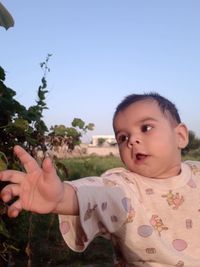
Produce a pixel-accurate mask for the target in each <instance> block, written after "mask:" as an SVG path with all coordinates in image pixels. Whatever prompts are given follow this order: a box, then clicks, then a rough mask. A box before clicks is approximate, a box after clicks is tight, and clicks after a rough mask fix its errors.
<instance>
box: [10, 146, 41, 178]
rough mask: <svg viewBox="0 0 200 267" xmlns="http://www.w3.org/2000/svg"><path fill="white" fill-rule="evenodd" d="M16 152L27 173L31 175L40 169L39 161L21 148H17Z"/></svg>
mask: <svg viewBox="0 0 200 267" xmlns="http://www.w3.org/2000/svg"><path fill="white" fill-rule="evenodd" d="M14 152H15V154H16V156H17V157H18V158H19V160H20V161H21V163H22V164H23V166H24V168H25V170H26V172H27V173H31V172H34V171H36V170H38V169H40V167H39V165H38V163H37V161H36V160H35V159H34V158H33V157H32V156H31V155H30V154H29V153H28V152H26V150H25V149H23V148H22V147H21V146H15V147H14Z"/></svg>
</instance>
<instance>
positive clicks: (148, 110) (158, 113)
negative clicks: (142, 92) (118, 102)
mask: <svg viewBox="0 0 200 267" xmlns="http://www.w3.org/2000/svg"><path fill="white" fill-rule="evenodd" d="M120 118H121V119H122V120H124V119H125V120H127V121H130V120H132V119H133V120H134V121H137V122H145V121H147V120H155V121H156V120H157V121H159V118H164V119H165V120H168V121H169V122H170V123H171V124H173V125H174V123H175V121H174V119H173V117H172V115H171V113H170V112H169V111H168V110H164V109H162V107H161V106H160V105H159V103H158V102H157V101H156V100H154V99H152V98H148V99H144V100H138V101H135V102H133V103H130V104H129V105H127V106H126V107H124V108H123V109H121V110H119V111H118V112H117V113H116V115H115V118H114V120H113V126H116V122H117V121H118V119H120ZM121 119H120V121H121ZM117 124H118V123H117Z"/></svg>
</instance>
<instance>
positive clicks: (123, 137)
mask: <svg viewBox="0 0 200 267" xmlns="http://www.w3.org/2000/svg"><path fill="white" fill-rule="evenodd" d="M127 140H128V136H127V135H125V134H121V135H119V136H117V143H118V144H121V143H124V142H125V141H127Z"/></svg>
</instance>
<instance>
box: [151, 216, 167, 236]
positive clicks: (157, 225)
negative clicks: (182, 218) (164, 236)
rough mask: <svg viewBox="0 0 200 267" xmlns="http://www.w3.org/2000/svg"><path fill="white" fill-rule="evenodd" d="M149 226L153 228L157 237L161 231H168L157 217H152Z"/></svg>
mask: <svg viewBox="0 0 200 267" xmlns="http://www.w3.org/2000/svg"><path fill="white" fill-rule="evenodd" d="M150 224H151V225H152V226H153V228H154V230H155V231H156V232H158V234H159V236H160V235H161V232H162V231H163V230H168V227H167V226H165V225H164V223H163V221H162V219H161V218H160V217H159V216H158V215H152V217H151V219H150Z"/></svg>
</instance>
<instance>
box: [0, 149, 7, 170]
mask: <svg viewBox="0 0 200 267" xmlns="http://www.w3.org/2000/svg"><path fill="white" fill-rule="evenodd" d="M7 166H8V161H7V158H6V155H5V154H4V153H3V152H1V151H0V171H3V170H6V169H7Z"/></svg>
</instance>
